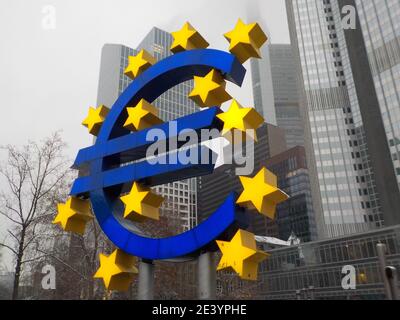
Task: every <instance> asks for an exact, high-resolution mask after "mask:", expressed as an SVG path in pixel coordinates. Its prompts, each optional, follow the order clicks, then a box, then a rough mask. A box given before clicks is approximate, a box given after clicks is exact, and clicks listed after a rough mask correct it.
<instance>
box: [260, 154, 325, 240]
mask: <svg viewBox="0 0 400 320" xmlns="http://www.w3.org/2000/svg"><path fill="white" fill-rule="evenodd" d="M266 167H267V168H268V170H270V171H271V172H273V173H274V174H275V175H276V176H277V177H278V186H279V188H280V189H282V190H283V191H285V192H286V193H287V194H289V195H290V199H289V200H287V201H285V202H284V203H282V204H280V205H279V206H278V207H277V212H276V221H275V223H276V224H277V227H278V238H279V239H283V240H287V239H289V237H290V236H291V235H292V234H295V235H296V236H297V237H298V238H300V239H301V241H302V242H309V241H315V240H317V238H318V235H317V226H316V222H315V213H314V210H313V204H312V197H311V186H310V179H309V173H308V168H307V163H306V155H305V150H304V148H303V147H294V148H292V149H289V150H288V151H285V152H283V153H281V154H279V155H276V156H274V157H272V158H270V159H268V160H267V161H266Z"/></svg>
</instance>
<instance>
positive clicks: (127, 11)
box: [0, 0, 289, 234]
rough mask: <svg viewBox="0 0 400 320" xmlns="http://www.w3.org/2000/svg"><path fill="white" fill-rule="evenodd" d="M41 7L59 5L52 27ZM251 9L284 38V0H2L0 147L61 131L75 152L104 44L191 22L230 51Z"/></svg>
mask: <svg viewBox="0 0 400 320" xmlns="http://www.w3.org/2000/svg"><path fill="white" fill-rule="evenodd" d="M46 5H52V6H54V8H55V9H56V28H55V29H54V30H45V29H44V28H43V27H42V22H43V19H44V16H45V15H44V13H43V8H44V7H45V6H46ZM249 13H250V14H251V15H252V16H253V17H254V18H255V19H256V20H257V21H259V22H260V23H261V24H262V26H263V28H264V29H265V30H266V31H267V33H268V35H269V36H270V39H271V41H272V42H273V43H288V42H289V34H288V29H287V22H286V12H285V4H284V0H259V1H258V0H197V1H193V0H144V1H143V0H142V1H139V0H44V1H42V0H1V1H0V99H1V100H0V101H1V111H2V113H1V116H0V145H5V144H17V145H20V144H24V143H26V142H27V141H28V140H29V139H31V140H39V139H42V138H43V137H45V136H48V135H49V134H50V133H51V132H53V131H55V130H58V129H62V130H63V137H64V139H65V140H66V142H67V143H68V145H69V149H68V155H69V156H70V157H71V158H73V157H74V156H75V154H76V152H77V151H78V149H80V148H82V147H85V146H87V145H89V144H90V142H91V137H90V136H89V134H88V133H87V130H86V129H85V128H84V127H82V126H81V124H80V123H81V122H82V120H83V119H84V118H85V116H86V113H87V110H88V107H89V106H91V105H95V103H96V97H97V84H98V74H99V65H100V54H101V48H102V46H103V45H104V44H105V43H120V44H125V45H128V46H131V47H136V46H137V45H138V44H139V42H140V40H141V39H142V38H143V37H144V36H145V35H146V34H147V33H148V32H149V31H150V29H151V28H152V27H153V26H157V27H159V28H161V29H164V30H166V31H175V30H177V29H180V27H181V26H182V25H183V23H184V22H185V21H190V22H191V23H192V24H193V25H194V26H195V27H196V28H197V29H198V30H199V31H200V32H201V33H202V35H203V36H204V37H205V38H206V39H207V40H208V41H209V42H210V44H211V47H214V48H218V49H223V50H227V48H228V43H227V42H226V40H225V39H224V38H223V34H224V33H225V32H227V31H229V30H231V29H232V28H233V27H234V25H235V23H236V21H237V19H238V18H239V17H242V18H243V19H246V17H247V15H248V14H249ZM257 15H259V16H257ZM249 22H250V21H249ZM246 66H248V65H246ZM248 71H250V70H248ZM250 85H251V83H250V75H249V72H248V75H247V77H246V81H245V84H244V86H243V88H242V90H241V91H240V93H237V94H238V95H239V97H238V99H239V100H240V101H241V102H242V103H243V104H244V105H246V106H251V104H252V94H251V89H250ZM235 92H237V91H235ZM0 157H1V156H0ZM0 160H1V159H0ZM0 187H1V184H0ZM1 222H2V221H1V220H0V234H1V231H4V225H3V227H1ZM2 229H3V230H2Z"/></svg>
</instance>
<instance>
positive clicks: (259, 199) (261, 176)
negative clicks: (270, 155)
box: [237, 168, 289, 219]
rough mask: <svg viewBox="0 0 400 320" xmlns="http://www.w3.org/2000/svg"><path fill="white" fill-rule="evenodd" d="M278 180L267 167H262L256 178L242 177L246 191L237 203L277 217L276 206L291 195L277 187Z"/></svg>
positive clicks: (265, 214)
mask: <svg viewBox="0 0 400 320" xmlns="http://www.w3.org/2000/svg"><path fill="white" fill-rule="evenodd" d="M277 180H278V179H277V177H276V176H275V175H274V174H273V173H272V172H270V171H268V170H267V169H266V168H262V169H261V170H260V171H259V172H258V173H257V175H256V176H255V177H254V178H247V177H240V182H241V183H242V185H243V188H244V191H243V193H242V194H241V195H240V197H239V199H238V200H237V204H239V205H244V206H246V207H248V208H249V209H255V210H257V211H258V212H259V213H261V214H262V215H264V216H267V217H268V218H270V219H275V213H276V206H277V205H278V204H280V203H282V202H284V201H286V200H287V199H289V196H288V195H287V194H286V193H285V192H283V191H282V190H280V189H279V188H278V187H277V184H278V181H277Z"/></svg>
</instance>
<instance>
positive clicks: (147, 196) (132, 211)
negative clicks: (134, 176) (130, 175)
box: [121, 182, 164, 222]
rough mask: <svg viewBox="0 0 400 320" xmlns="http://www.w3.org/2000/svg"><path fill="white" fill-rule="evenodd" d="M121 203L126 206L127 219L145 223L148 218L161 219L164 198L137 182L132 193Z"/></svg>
mask: <svg viewBox="0 0 400 320" xmlns="http://www.w3.org/2000/svg"><path fill="white" fill-rule="evenodd" d="M121 201H122V202H123V203H124V204H125V211H124V218H125V219H129V220H131V221H135V222H143V221H144V220H145V219H146V218H149V219H153V220H159V219H160V206H161V204H162V203H163V201H164V198H163V197H161V196H159V195H157V194H155V193H153V192H151V190H150V188H147V187H144V186H141V185H139V184H138V183H137V182H135V183H134V184H133V186H132V189H131V191H130V193H129V194H128V195H126V196H123V197H121Z"/></svg>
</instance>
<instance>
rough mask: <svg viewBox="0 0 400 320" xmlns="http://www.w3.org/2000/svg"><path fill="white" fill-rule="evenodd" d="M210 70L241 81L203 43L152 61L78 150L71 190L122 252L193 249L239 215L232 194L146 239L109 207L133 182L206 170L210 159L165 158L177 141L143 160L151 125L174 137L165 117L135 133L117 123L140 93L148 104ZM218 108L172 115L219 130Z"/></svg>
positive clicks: (227, 59)
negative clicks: (185, 226)
mask: <svg viewBox="0 0 400 320" xmlns="http://www.w3.org/2000/svg"><path fill="white" fill-rule="evenodd" d="M212 69H217V70H219V71H220V72H221V73H222V74H223V75H224V77H225V78H226V79H227V80H229V81H231V82H233V83H235V84H237V85H239V86H241V85H242V83H243V80H244V76H245V73H246V70H245V68H244V67H243V66H242V64H241V63H240V62H239V61H238V60H237V58H236V57H235V56H233V55H231V54H229V53H226V52H223V51H219V50H211V49H202V50H191V51H186V52H182V53H178V54H175V55H173V56H170V57H168V58H165V59H164V60H161V61H160V62H158V63H156V64H155V65H154V66H152V67H151V68H149V69H148V70H147V71H145V72H144V73H143V74H141V75H140V76H139V77H137V78H136V79H135V80H134V81H133V82H132V83H131V85H130V86H129V87H128V88H127V89H126V90H125V91H124V92H123V93H122V95H121V96H120V97H119V98H118V100H117V101H116V102H115V104H114V105H113V107H112V108H111V111H110V113H109V114H108V116H107V118H106V120H105V122H104V124H103V126H102V128H101V130H100V133H99V135H98V138H97V140H96V143H95V144H94V145H93V146H91V147H89V148H86V149H82V150H80V151H79V153H78V156H77V158H76V160H75V163H74V168H76V169H79V170H80V172H81V175H82V176H80V177H79V178H78V179H76V180H75V182H74V184H73V187H72V190H71V195H72V196H85V197H89V199H90V202H91V205H92V208H93V211H94V214H95V216H96V219H97V221H98V222H99V225H100V227H101V228H102V230H103V232H104V233H105V234H106V235H107V237H108V238H109V239H110V240H111V242H113V244H114V245H115V246H116V247H118V248H119V249H121V250H123V251H125V252H126V253H128V254H131V255H133V256H137V257H140V258H142V259H148V260H167V259H176V258H181V257H186V256H189V255H193V254H195V253H196V252H199V251H201V250H202V249H204V248H205V247H207V246H208V245H210V244H212V243H213V242H214V240H216V239H218V238H219V237H221V236H222V235H223V234H224V233H225V232H227V231H228V230H229V229H231V228H235V226H236V225H237V224H238V222H239V221H240V217H239V216H240V214H239V212H238V211H237V208H236V205H235V200H236V196H235V194H233V193H232V194H231V195H230V196H228V197H227V199H226V200H225V202H224V203H223V204H222V205H221V206H220V208H219V209H218V210H217V211H215V212H214V213H213V214H212V215H211V216H210V217H209V218H208V219H207V220H205V221H203V222H202V223H201V224H199V225H198V226H196V227H195V228H193V229H191V230H189V231H187V232H184V233H182V234H179V235H175V236H173V237H168V238H161V239H154V238H148V237H145V236H143V235H140V234H139V232H138V231H137V230H133V228H132V226H129V225H127V224H126V223H124V221H123V219H122V218H121V217H119V216H118V215H117V214H114V213H113V212H118V211H121V210H120V209H121V208H120V205H121V203H120V201H119V195H120V194H121V193H122V192H123V191H124V190H127V189H128V187H129V186H130V185H131V184H132V183H133V182H134V181H138V182H141V183H145V184H146V185H148V186H157V185H161V184H165V183H170V182H174V181H177V180H183V179H188V178H192V177H198V176H201V175H206V174H211V173H212V172H213V171H214V164H213V163H212V161H210V162H209V163H208V164H180V163H177V164H170V163H169V161H168V157H170V156H171V155H172V154H173V153H174V152H175V153H179V152H181V151H180V150H179V146H178V148H177V149H176V150H169V153H168V154H167V155H163V156H162V157H166V158H167V159H166V160H167V161H166V163H167V164H159V165H151V164H149V163H148V162H147V161H146V160H145V159H144V158H145V155H146V150H147V148H148V147H149V145H150V144H151V142H148V141H147V139H146V136H147V133H148V131H149V130H151V129H155V128H158V129H161V130H163V131H164V133H165V136H166V139H167V140H169V139H172V138H174V136H173V135H174V134H176V133H173V132H169V124H168V123H165V124H162V125H159V126H155V127H152V128H150V129H148V130H143V131H139V132H135V133H131V132H129V131H128V130H126V129H124V128H123V123H124V121H125V120H126V116H127V113H126V108H127V107H128V106H135V105H136V104H137V103H138V102H139V101H140V100H141V99H145V100H147V101H149V102H150V103H151V102H153V101H154V100H156V99H157V98H158V97H159V96H160V95H162V94H163V93H164V92H166V91H167V90H169V89H171V88H172V87H174V86H176V85H178V84H180V83H182V82H185V81H188V80H191V79H193V77H194V76H205V75H206V74H207V73H209V72H210V71H211V70H212ZM219 112H220V110H219V108H217V107H213V108H209V109H207V110H205V111H200V112H197V113H194V114H191V115H189V116H186V117H183V118H180V119H177V120H175V121H176V125H177V129H178V130H177V132H178V133H179V132H182V131H183V130H185V129H190V130H201V129H206V128H207V129H213V128H217V129H220V128H221V123H220V121H219V120H218V119H217V118H216V115H217V114H218V113H219ZM193 148H199V149H200V150H199V151H200V152H199V153H198V155H199V157H202V155H203V153H204V152H208V154H210V152H209V150H208V149H206V148H204V147H202V146H200V145H196V146H193ZM185 152H186V151H185ZM175 158H176V156H175ZM142 159H144V160H143V161H142ZM199 163H200V162H199Z"/></svg>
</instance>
